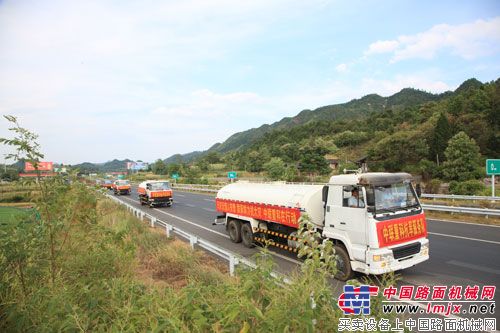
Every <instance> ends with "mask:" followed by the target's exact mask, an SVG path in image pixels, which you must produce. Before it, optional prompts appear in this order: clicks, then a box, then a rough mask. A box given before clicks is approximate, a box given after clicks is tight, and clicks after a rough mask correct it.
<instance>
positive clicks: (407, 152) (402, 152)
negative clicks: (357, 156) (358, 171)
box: [369, 131, 429, 171]
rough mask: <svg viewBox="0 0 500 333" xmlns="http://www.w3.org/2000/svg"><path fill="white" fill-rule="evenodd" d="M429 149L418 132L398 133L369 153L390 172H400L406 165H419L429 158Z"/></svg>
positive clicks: (379, 143) (387, 138)
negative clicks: (421, 161) (426, 157)
mask: <svg viewBox="0 0 500 333" xmlns="http://www.w3.org/2000/svg"><path fill="white" fill-rule="evenodd" d="M428 152H429V147H428V146H427V143H426V142H425V139H424V138H423V137H422V135H421V133H419V132H417V131H400V132H396V133H394V134H392V135H390V136H388V137H386V138H384V139H382V140H380V141H379V142H378V143H377V144H376V145H375V147H374V148H373V149H372V150H371V151H370V152H369V155H370V158H371V159H373V160H374V161H379V162H380V163H381V164H382V166H383V167H384V168H385V169H386V170H388V171H400V170H401V169H402V168H403V167H404V165H405V164H409V163H412V164H415V163H418V162H419V161H420V160H421V159H422V158H424V157H425V156H427V154H428Z"/></svg>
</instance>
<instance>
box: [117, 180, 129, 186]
mask: <svg viewBox="0 0 500 333" xmlns="http://www.w3.org/2000/svg"><path fill="white" fill-rule="evenodd" d="M129 184H130V182H129V181H128V180H117V181H116V185H118V186H123V185H129Z"/></svg>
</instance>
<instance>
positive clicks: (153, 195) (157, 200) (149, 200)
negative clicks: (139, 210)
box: [137, 180, 174, 208]
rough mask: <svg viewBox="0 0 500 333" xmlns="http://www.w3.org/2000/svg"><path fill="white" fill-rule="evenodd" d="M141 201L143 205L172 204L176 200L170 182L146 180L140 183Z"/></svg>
mask: <svg viewBox="0 0 500 333" xmlns="http://www.w3.org/2000/svg"><path fill="white" fill-rule="evenodd" d="M137 191H138V192H139V202H140V203H141V205H148V206H149V207H151V208H152V207H154V206H169V207H170V206H172V203H173V202H174V199H173V195H172V189H171V188H170V183H169V182H168V181H166V180H146V181H144V182H142V183H140V184H139V187H138V189H137Z"/></svg>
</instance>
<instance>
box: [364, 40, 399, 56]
mask: <svg viewBox="0 0 500 333" xmlns="http://www.w3.org/2000/svg"><path fill="white" fill-rule="evenodd" d="M398 46H399V42H398V41H397V40H379V41H377V42H375V43H372V44H370V46H369V47H368V50H367V51H365V55H370V54H377V53H387V52H392V51H394V50H396V49H397V48H398Z"/></svg>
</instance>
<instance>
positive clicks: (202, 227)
mask: <svg viewBox="0 0 500 333" xmlns="http://www.w3.org/2000/svg"><path fill="white" fill-rule="evenodd" d="M154 210H156V211H157V212H160V213H162V214H165V215H167V216H170V217H173V218H174V219H178V220H180V221H182V222H185V223H188V224H191V225H194V226H195V227H198V228H201V229H203V230H206V231H210V232H212V233H214V234H217V235H219V236H222V237H224V238H229V236H228V235H226V234H223V233H222V232H218V231H215V230H212V229H210V228H207V227H204V226H202V225H199V224H197V223H194V222H191V221H188V220H186V219H183V218H182V217H179V216H176V215H173V214H170V213H167V212H164V211H163V210H161V209H158V208H154Z"/></svg>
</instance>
